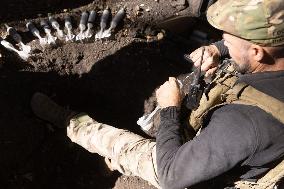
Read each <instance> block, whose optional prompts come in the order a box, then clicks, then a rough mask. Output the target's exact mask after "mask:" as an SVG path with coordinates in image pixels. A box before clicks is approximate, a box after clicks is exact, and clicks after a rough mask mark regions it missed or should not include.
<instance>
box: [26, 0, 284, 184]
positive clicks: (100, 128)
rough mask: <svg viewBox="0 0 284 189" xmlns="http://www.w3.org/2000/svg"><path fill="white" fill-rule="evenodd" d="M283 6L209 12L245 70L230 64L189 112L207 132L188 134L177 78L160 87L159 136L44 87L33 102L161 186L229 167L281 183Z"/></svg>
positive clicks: (245, 180)
mask: <svg viewBox="0 0 284 189" xmlns="http://www.w3.org/2000/svg"><path fill="white" fill-rule="evenodd" d="M283 10H284V2H283V1H282V0H257V1H253V0H243V1H235V0H219V1H217V2H216V3H215V4H213V5H212V6H211V7H210V8H209V10H208V12H207V19H208V21H209V23H210V24H211V25H212V26H214V27H216V28H217V29H220V30H223V31H224V35H223V38H224V41H225V45H226V46H227V47H228V49H229V53H230V56H231V57H232V62H233V65H234V67H235V69H236V70H237V73H238V74H235V73H236V72H235V71H234V70H232V72H230V73H228V72H229V71H230V69H228V70H226V72H224V73H225V74H220V75H219V76H217V77H216V78H217V80H215V83H213V87H212V88H211V90H210V91H209V93H208V94H207V95H203V96H202V98H201V101H200V106H199V107H198V108H197V109H196V110H193V111H192V113H191V115H190V117H189V123H190V126H192V128H193V129H195V130H199V129H200V132H199V134H198V135H196V136H195V137H194V138H191V139H188V140H187V141H186V142H184V141H183V133H182V132H181V125H182V123H181V122H180V119H179V116H180V111H179V110H180V103H181V95H180V90H179V87H178V85H177V83H176V80H175V78H169V80H168V81H167V82H165V83H164V84H163V85H162V86H160V88H159V89H158V90H157V92H156V96H157V101H158V104H159V105H160V106H161V107H162V110H161V114H160V116H161V122H160V126H159V129H158V133H157V137H156V142H155V141H153V140H150V139H145V138H143V137H141V136H138V135H136V134H134V133H131V132H129V131H126V130H122V129H117V128H114V127H112V126H109V125H106V124H103V123H98V122H97V121H95V120H93V119H92V118H90V117H89V116H88V115H86V114H84V113H81V114H77V113H74V112H71V111H68V110H65V109H63V108H62V107H60V106H58V105H57V104H55V103H54V102H52V101H51V100H50V99H49V98H48V97H47V96H45V95H43V94H40V93H36V94H35V95H34V96H33V97H32V100H31V106H32V109H33V111H34V113H35V114H36V115H37V116H39V117H40V118H42V119H44V120H47V121H50V122H51V123H53V124H55V125H57V126H58V127H64V126H66V125H68V126H67V135H68V137H69V138H70V139H71V140H72V141H73V142H75V143H77V144H79V145H81V146H82V147H84V148H85V149H86V150H88V151H90V152H92V153H98V154H100V155H102V156H104V157H106V159H108V160H109V166H110V167H111V168H112V169H116V170H118V171H120V172H121V173H123V174H126V175H134V176H140V177H141V178H143V179H145V180H147V181H149V182H150V183H151V184H153V185H154V186H156V187H158V188H160V187H162V188H165V189H166V188H171V189H173V188H186V187H192V186H196V185H199V184H202V183H203V182H205V181H208V180H210V179H214V178H218V176H224V175H229V176H230V178H231V176H232V175H233V176H234V177H232V179H233V181H235V180H242V181H239V182H236V184H237V187H239V188H273V187H274V186H275V183H276V182H277V180H278V179H280V178H281V177H283V175H284V168H283V167H284V163H283V156H284V87H283V82H284V11H283ZM192 56H193V55H192ZM213 82H214V80H213ZM216 94H217V95H216ZM212 99H213V100H212ZM270 169H272V171H269V170H270ZM230 173H234V174H232V175H231V174H230ZM263 175H265V176H264V177H262V176H263ZM222 178H224V177H222ZM211 188H213V186H211ZM218 188H220V187H218Z"/></svg>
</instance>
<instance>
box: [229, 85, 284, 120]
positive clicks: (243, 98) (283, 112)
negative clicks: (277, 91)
mask: <svg viewBox="0 0 284 189" xmlns="http://www.w3.org/2000/svg"><path fill="white" fill-rule="evenodd" d="M226 96H227V97H226V101H227V103H234V104H244V105H251V106H257V107H259V108H260V109H262V110H264V111H265V112H267V113H268V114H271V115H272V116H273V117H274V118H276V119H277V120H279V121H280V122H281V123H283V124H284V103H283V102H282V101H280V100H278V99H276V98H274V97H272V96H269V95H267V94H265V93H263V92H261V91H259V90H257V89H255V88H254V87H252V86H249V85H247V84H245V83H238V84H236V85H235V86H234V87H233V88H232V89H230V90H228V91H227V93H226Z"/></svg>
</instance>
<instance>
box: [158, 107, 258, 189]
mask: <svg viewBox="0 0 284 189" xmlns="http://www.w3.org/2000/svg"><path fill="white" fill-rule="evenodd" d="M235 107H236V106H235ZM178 116H179V111H178V109H177V108H176V107H167V108H164V109H163V110H162V111H161V125H160V127H159V130H158V134H157V138H156V139H157V167H158V178H159V181H160V184H161V186H162V188H164V189H167V188H171V189H175V188H177V189H178V188H185V187H190V186H193V185H195V184H197V183H200V182H202V181H206V180H209V179H211V178H214V177H216V176H218V175H221V174H222V173H224V172H226V171H228V170H230V169H231V168H233V167H234V166H235V165H237V164H238V163H239V162H241V161H243V160H244V159H246V158H248V156H249V155H251V154H253V152H254V148H255V146H256V144H255V143H256V141H257V140H256V136H255V133H254V128H252V126H251V122H250V119H249V117H248V116H247V115H246V114H243V113H241V111H239V109H238V108H232V106H227V107H222V108H220V109H218V110H217V111H215V112H214V113H213V115H212V117H211V120H210V122H209V124H208V126H207V127H206V128H205V129H204V130H203V131H202V132H201V134H200V135H199V136H197V137H195V138H194V139H193V140H191V141H188V142H187V143H185V144H183V143H182V138H181V133H180V123H179V118H178Z"/></svg>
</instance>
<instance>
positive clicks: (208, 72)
mask: <svg viewBox="0 0 284 189" xmlns="http://www.w3.org/2000/svg"><path fill="white" fill-rule="evenodd" d="M216 70H217V67H214V68H211V69H209V70H208V71H207V72H206V73H205V77H209V76H210V75H213V74H214V73H215V71H216Z"/></svg>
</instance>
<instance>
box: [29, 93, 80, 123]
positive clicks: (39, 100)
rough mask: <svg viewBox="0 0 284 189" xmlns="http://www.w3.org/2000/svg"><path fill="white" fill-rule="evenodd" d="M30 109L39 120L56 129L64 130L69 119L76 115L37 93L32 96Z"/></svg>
mask: <svg viewBox="0 0 284 189" xmlns="http://www.w3.org/2000/svg"><path fill="white" fill-rule="evenodd" d="M31 108H32V110H33V112H34V114H35V115H37V116H38V117H39V118H41V119H43V120H45V121H48V122H50V123H52V124H53V125H55V126H57V127H58V128H66V127H67V126H68V124H69V121H70V119H71V118H72V117H73V116H75V115H76V113H75V112H73V111H71V110H67V109H64V108H63V107H61V106H59V105H58V104H56V103H55V102H53V101H52V100H51V99H50V98H49V97H48V96H46V95H45V94H42V93H39V92H37V93H35V94H34V95H33V96H32V99H31Z"/></svg>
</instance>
